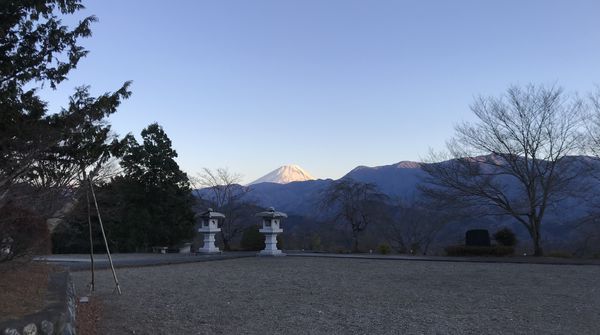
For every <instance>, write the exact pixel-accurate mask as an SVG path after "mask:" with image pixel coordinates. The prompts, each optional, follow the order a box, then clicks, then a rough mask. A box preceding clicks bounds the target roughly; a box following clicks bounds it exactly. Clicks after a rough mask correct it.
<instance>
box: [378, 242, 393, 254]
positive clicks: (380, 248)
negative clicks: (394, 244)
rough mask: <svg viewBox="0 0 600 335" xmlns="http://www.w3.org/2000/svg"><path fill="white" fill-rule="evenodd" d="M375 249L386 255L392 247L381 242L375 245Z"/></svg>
mask: <svg viewBox="0 0 600 335" xmlns="http://www.w3.org/2000/svg"><path fill="white" fill-rule="evenodd" d="M377 251H378V252H379V253H380V254H382V255H387V254H389V253H390V252H392V248H391V247H390V246H389V245H388V244H387V243H381V244H380V245H378V246H377Z"/></svg>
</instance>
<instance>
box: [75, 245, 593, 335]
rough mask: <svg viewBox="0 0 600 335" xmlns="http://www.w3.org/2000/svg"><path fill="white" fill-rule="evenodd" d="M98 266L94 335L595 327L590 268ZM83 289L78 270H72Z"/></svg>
mask: <svg viewBox="0 0 600 335" xmlns="http://www.w3.org/2000/svg"><path fill="white" fill-rule="evenodd" d="M117 271H118V272H117V274H118V276H119V280H120V283H121V287H122V289H123V295H122V296H117V295H116V293H113V288H114V283H113V281H112V275H111V273H110V271H98V272H97V276H96V280H97V285H96V291H97V292H96V295H97V296H99V297H101V298H102V299H103V306H104V308H103V310H104V311H103V316H102V320H101V325H100V326H101V328H100V331H99V333H100V334H265V333H266V334H482V333H485V334H598V333H599V332H600V284H599V282H598V278H600V266H574V265H534V264H485V263H449V262H417V261H389V260H361V259H336V258H300V257H277V258H267V257H264V258H263V257H261V258H244V259H233V260H223V261H214V262H206V263H191V264H180V265H169V266H157V267H144V268H126V269H117ZM73 276H74V279H75V282H76V285H77V288H78V290H79V293H80V294H81V293H83V294H85V293H86V292H87V291H86V288H85V286H86V284H87V282H88V281H89V273H88V272H75V273H74V274H73Z"/></svg>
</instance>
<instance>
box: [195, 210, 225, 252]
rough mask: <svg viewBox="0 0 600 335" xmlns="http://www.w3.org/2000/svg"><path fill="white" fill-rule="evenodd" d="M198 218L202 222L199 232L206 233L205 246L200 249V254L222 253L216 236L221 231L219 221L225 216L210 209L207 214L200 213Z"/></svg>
mask: <svg viewBox="0 0 600 335" xmlns="http://www.w3.org/2000/svg"><path fill="white" fill-rule="evenodd" d="M198 217H199V218H200V219H201V220H202V227H200V228H199V229H198V232H200V233H204V246H202V248H199V249H198V252H200V253H204V254H214V253H218V252H221V250H219V248H218V247H217V246H216V245H215V234H216V233H218V232H220V231H221V228H219V220H220V219H224V218H225V215H223V214H221V213H217V212H215V211H213V209H212V208H209V209H208V210H207V211H206V212H204V213H200V214H199V215H198Z"/></svg>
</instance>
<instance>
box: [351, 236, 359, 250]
mask: <svg viewBox="0 0 600 335" xmlns="http://www.w3.org/2000/svg"><path fill="white" fill-rule="evenodd" d="M352 252H354V253H357V252H358V233H357V232H352Z"/></svg>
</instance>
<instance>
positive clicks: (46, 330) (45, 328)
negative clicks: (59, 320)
mask: <svg viewBox="0 0 600 335" xmlns="http://www.w3.org/2000/svg"><path fill="white" fill-rule="evenodd" d="M41 328H42V334H43V335H52V334H54V324H53V323H52V322H50V321H48V320H44V321H42V327H41Z"/></svg>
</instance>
